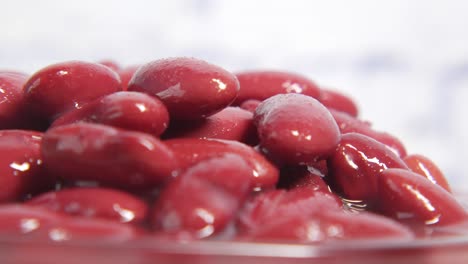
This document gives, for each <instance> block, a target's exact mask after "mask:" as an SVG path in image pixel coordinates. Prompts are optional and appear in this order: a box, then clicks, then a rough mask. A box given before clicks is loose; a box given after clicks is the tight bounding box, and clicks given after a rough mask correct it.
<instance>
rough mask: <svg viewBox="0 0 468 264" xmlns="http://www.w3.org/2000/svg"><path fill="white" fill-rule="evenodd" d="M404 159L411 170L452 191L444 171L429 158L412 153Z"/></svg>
mask: <svg viewBox="0 0 468 264" xmlns="http://www.w3.org/2000/svg"><path fill="white" fill-rule="evenodd" d="M403 161H404V162H405V163H406V165H407V166H408V168H409V169H410V170H411V171H413V172H416V173H417V174H419V175H422V176H424V177H426V178H427V179H429V180H430V181H431V182H432V183H434V184H437V185H439V186H440V187H442V188H444V189H445V190H446V191H448V192H452V191H451V190H450V186H449V184H448V182H447V179H446V178H445V176H444V173H443V172H442V171H441V170H440V169H439V168H438V167H437V165H436V164H435V163H434V162H432V161H431V160H430V159H429V158H427V157H425V156H423V155H419V154H412V155H408V156H406V157H405V158H404V159H403Z"/></svg>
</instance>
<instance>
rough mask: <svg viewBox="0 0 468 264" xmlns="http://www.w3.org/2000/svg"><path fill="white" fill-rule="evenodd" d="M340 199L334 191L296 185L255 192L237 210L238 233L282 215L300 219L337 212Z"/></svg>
mask: <svg viewBox="0 0 468 264" xmlns="http://www.w3.org/2000/svg"><path fill="white" fill-rule="evenodd" d="M342 205H343V204H342V202H341V200H340V199H339V197H337V196H336V195H335V194H332V193H329V192H321V191H315V190H313V189H311V188H296V189H292V190H289V191H286V190H273V191H269V192H263V193H259V194H258V195H257V196H255V197H253V198H252V199H250V200H249V201H247V202H246V203H245V205H244V207H243V208H242V210H241V211H240V213H239V217H238V221H237V226H238V228H239V229H240V231H239V232H240V233H241V234H248V233H255V232H256V230H258V229H261V227H262V226H265V225H268V224H269V223H271V222H272V221H273V222H276V221H281V219H285V218H290V217H292V218H295V217H297V218H301V217H303V216H310V215H315V214H317V213H320V212H323V211H341V210H342Z"/></svg>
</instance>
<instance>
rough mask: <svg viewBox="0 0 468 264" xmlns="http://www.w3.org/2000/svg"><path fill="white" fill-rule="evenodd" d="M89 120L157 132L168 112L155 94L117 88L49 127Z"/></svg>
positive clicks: (163, 123) (158, 133)
mask: <svg viewBox="0 0 468 264" xmlns="http://www.w3.org/2000/svg"><path fill="white" fill-rule="evenodd" d="M77 122H89V123H96V124H103V125H108V126H113V127H116V128H121V129H126V130H133V131H139V132H144V133H148V134H152V135H154V136H160V135H161V134H162V133H163V132H164V131H165V130H166V128H167V127H168V125H169V113H168V111H167V108H166V107H165V106H164V104H163V103H162V102H161V101H160V100H159V99H157V98H154V97H151V96H149V95H146V94H143V93H137V92H116V93H113V94H110V95H107V96H104V97H102V98H100V99H98V100H96V101H93V102H90V103H88V104H86V105H84V106H83V107H81V108H79V109H74V110H72V111H69V112H67V113H65V114H63V115H61V116H60V117H59V118H57V119H56V120H55V121H54V122H53V123H52V125H51V127H56V126H61V125H66V124H73V123H77Z"/></svg>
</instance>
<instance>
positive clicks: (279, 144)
mask: <svg viewBox="0 0 468 264" xmlns="http://www.w3.org/2000/svg"><path fill="white" fill-rule="evenodd" d="M254 122H255V124H256V126H257V131H258V137H259V139H260V146H261V148H262V149H263V150H264V151H265V153H266V154H267V155H268V156H270V157H271V158H272V159H273V160H278V161H281V163H284V164H292V165H294V164H307V163H314V162H316V161H317V160H319V159H322V158H327V157H328V156H330V155H331V154H332V153H333V151H334V150H335V148H336V147H337V145H338V142H339V140H340V131H339V129H338V126H337V124H336V122H335V120H334V119H333V116H332V115H331V114H330V112H329V111H328V109H327V108H325V106H323V105H322V104H321V103H320V102H319V101H317V100H316V99H314V98H312V97H309V96H305V95H302V94H279V95H275V96H273V97H270V98H268V99H266V100H265V101H263V102H262V103H261V104H260V105H259V106H258V107H257V109H256V110H255V113H254Z"/></svg>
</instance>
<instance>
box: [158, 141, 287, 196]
mask: <svg viewBox="0 0 468 264" xmlns="http://www.w3.org/2000/svg"><path fill="white" fill-rule="evenodd" d="M164 143H165V144H166V146H168V147H169V148H170V149H171V150H172V151H173V152H174V155H175V156H176V158H177V160H178V161H179V166H180V167H181V168H182V169H187V168H189V167H191V166H193V165H194V164H197V163H198V162H201V161H203V160H205V159H209V158H214V157H220V156H223V155H225V154H227V153H234V154H237V155H240V156H241V157H243V158H244V159H245V160H246V161H247V164H248V165H249V166H250V169H251V183H252V188H256V189H269V188H273V187H274V186H275V185H276V183H277V182H278V178H279V171H278V169H277V168H276V167H275V166H274V165H273V164H272V163H270V162H269V161H268V160H267V159H266V158H265V157H264V156H263V155H261V154H260V153H258V152H257V151H255V149H254V148H252V147H250V146H248V145H245V144H243V143H240V142H237V141H232V140H221V139H192V138H176V139H169V140H165V141H164Z"/></svg>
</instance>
